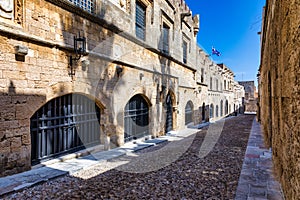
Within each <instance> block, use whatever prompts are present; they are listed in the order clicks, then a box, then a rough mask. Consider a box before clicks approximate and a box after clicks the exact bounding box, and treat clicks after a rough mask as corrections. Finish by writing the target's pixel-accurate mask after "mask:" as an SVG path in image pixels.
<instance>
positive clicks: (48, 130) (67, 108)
mask: <svg viewBox="0 0 300 200" xmlns="http://www.w3.org/2000/svg"><path fill="white" fill-rule="evenodd" d="M30 134H31V163H32V164H33V165H34V164H38V163H39V162H41V161H42V160H47V159H50V158H53V157H57V156H60V155H63V154H67V153H70V152H74V151H77V150H80V149H84V148H86V147H90V146H94V145H97V144H99V143H100V108H99V107H98V106H97V105H96V103H95V102H94V101H93V100H91V99H89V98H88V97H86V96H84V95H80V94H68V95H64V96H61V97H58V98H55V99H52V100H51V101H49V102H47V103H46V104H45V105H44V106H42V107H41V108H40V109H39V110H38V111H36V112H35V113H34V114H33V116H32V117H31V118H30Z"/></svg>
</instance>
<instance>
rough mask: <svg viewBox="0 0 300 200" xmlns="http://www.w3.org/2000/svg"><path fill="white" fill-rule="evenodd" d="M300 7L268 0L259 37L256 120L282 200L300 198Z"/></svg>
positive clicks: (296, 3) (293, 0)
mask: <svg viewBox="0 0 300 200" xmlns="http://www.w3.org/2000/svg"><path fill="white" fill-rule="evenodd" d="M299 11H300V4H299V1H297V0H287V1H275V0H267V1H266V6H265V8H264V15H263V25H262V32H261V33H262V34H261V63H260V68H259V73H258V81H259V107H260V113H259V114H260V115H259V120H260V121H261V124H262V126H263V130H264V134H265V140H266V142H267V144H268V145H269V146H270V147H272V151H273V161H274V164H275V170H276V172H277V176H278V178H279V180H280V182H281V185H282V188H283V192H284V194H285V199H299V197H300V132H299V130H300V118H299V116H300V107H299V105H300V102H299V99H300V93H299V91H300V82H299V80H300V67H299V64H300V17H299V16H300V13H299Z"/></svg>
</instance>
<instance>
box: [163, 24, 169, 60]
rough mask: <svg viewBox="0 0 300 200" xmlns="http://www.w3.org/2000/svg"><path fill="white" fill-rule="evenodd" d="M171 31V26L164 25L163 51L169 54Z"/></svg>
mask: <svg viewBox="0 0 300 200" xmlns="http://www.w3.org/2000/svg"><path fill="white" fill-rule="evenodd" d="M169 32H170V27H168V26H167V25H166V24H164V25H163V49H162V50H163V52H164V53H166V54H169Z"/></svg>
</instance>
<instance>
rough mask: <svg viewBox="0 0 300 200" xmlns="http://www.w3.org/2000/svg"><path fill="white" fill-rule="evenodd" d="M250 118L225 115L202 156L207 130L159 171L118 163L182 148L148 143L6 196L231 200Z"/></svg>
mask: <svg viewBox="0 0 300 200" xmlns="http://www.w3.org/2000/svg"><path fill="white" fill-rule="evenodd" d="M253 119H254V115H240V116H238V117H233V118H230V119H227V120H226V122H225V125H224V128H223V131H222V134H221V136H220V138H219V140H218V142H217V143H216V145H215V146H214V148H213V150H212V151H211V152H210V153H209V154H208V155H207V156H206V157H204V158H199V150H200V146H201V144H202V142H203V140H204V138H205V135H206V133H207V128H204V129H202V130H201V131H200V130H199V132H198V133H197V134H195V135H192V136H190V137H188V138H185V139H183V140H187V141H188V140H189V139H191V138H192V140H191V141H192V142H191V145H190V146H189V148H188V149H187V151H186V152H185V153H184V154H182V155H181V156H180V157H178V159H177V160H175V161H174V162H172V163H170V164H169V165H166V166H164V167H163V168H161V169H159V170H155V171H149V172H146V173H132V172H131V173H130V172H125V171H122V170H118V167H121V168H122V166H124V165H127V164H128V160H130V162H134V160H135V159H140V158H143V157H146V156H144V155H146V154H147V153H149V152H156V151H158V149H163V148H165V147H169V152H170V153H172V151H174V150H175V148H179V147H180V146H177V147H176V146H171V145H169V144H168V143H164V144H162V145H157V146H154V147H150V148H147V149H144V150H142V151H140V152H139V153H135V154H134V155H127V156H122V157H119V158H115V159H112V160H109V161H107V162H102V163H100V164H98V165H96V166H93V167H91V168H89V169H85V170H81V171H79V172H78V173H75V174H73V175H72V176H70V175H67V176H63V177H60V178H57V179H54V180H51V181H47V182H45V183H43V184H39V185H36V186H34V187H31V188H28V189H25V190H23V191H21V192H17V193H14V194H11V195H9V196H6V197H4V199H182V200H184V199H210V200H213V199H234V198H235V192H236V189H237V185H238V181H239V176H240V173H241V168H242V164H243V158H244V155H245V151H246V147H247V141H248V137H249V133H250V130H251V126H252V122H253ZM171 143H173V142H171ZM129 157H130V159H129ZM135 157H136V158H135ZM158 159H160V158H158ZM145 164H147V165H149V162H145ZM139 167H143V165H140V166H139ZM144 167H145V168H146V167H147V166H144Z"/></svg>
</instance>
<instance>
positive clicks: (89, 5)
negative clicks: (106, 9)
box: [69, 0, 95, 13]
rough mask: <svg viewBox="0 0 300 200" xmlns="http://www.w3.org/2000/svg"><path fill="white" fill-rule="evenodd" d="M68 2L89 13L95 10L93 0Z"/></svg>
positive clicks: (70, 0) (72, 0) (71, 0)
mask: <svg viewBox="0 0 300 200" xmlns="http://www.w3.org/2000/svg"><path fill="white" fill-rule="evenodd" d="M69 2H71V3H73V4H74V5H76V6H78V7H80V8H82V9H83V10H85V11H87V12H89V13H94V12H95V0H69Z"/></svg>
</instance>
